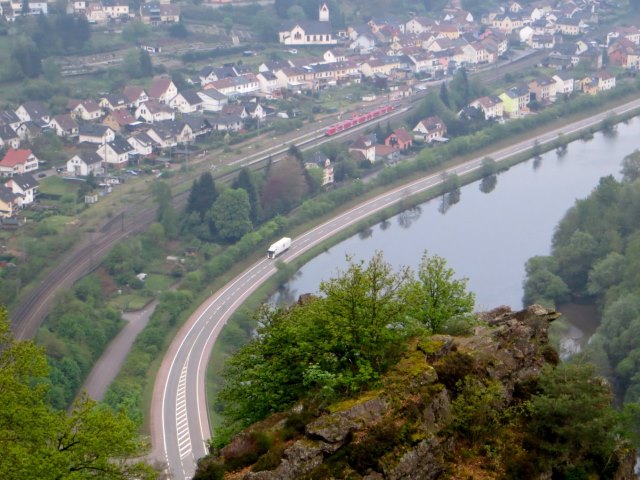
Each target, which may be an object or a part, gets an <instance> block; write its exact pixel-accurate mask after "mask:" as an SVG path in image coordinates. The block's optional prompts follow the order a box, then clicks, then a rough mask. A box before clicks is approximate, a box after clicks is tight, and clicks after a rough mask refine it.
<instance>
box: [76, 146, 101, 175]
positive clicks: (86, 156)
mask: <svg viewBox="0 0 640 480" xmlns="http://www.w3.org/2000/svg"><path fill="white" fill-rule="evenodd" d="M99 148H102V147H99ZM67 172H69V173H71V174H73V175H74V176H76V177H86V176H87V175H89V174H90V173H92V174H93V175H101V174H102V173H104V168H103V167H102V157H101V156H100V155H98V153H97V152H96V151H91V150H88V151H84V152H80V153H78V154H77V155H74V156H73V157H71V158H70V159H69V160H67Z"/></svg>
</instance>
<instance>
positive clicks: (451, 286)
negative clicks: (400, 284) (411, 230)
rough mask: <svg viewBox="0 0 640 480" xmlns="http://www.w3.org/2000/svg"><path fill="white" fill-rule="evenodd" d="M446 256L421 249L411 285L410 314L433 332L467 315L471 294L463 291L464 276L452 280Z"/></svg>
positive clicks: (465, 289) (473, 296) (470, 303)
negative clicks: (421, 254) (414, 279)
mask: <svg viewBox="0 0 640 480" xmlns="http://www.w3.org/2000/svg"><path fill="white" fill-rule="evenodd" d="M454 275H455V272H454V271H453V270H452V269H451V268H448V267H447V263H446V260H445V259H444V258H442V257H439V256H438V255H434V256H431V257H430V256H429V255H428V254H427V252H425V253H424V254H423V256H422V260H421V262H420V266H419V267H418V279H417V281H415V282H413V285H412V288H411V296H410V298H409V302H410V303H411V315H412V316H413V317H414V318H415V319H417V320H418V321H419V322H420V323H421V324H423V325H424V326H425V327H426V328H428V329H429V330H430V331H431V332H433V333H442V332H443V330H444V329H445V328H446V325H447V323H448V322H450V321H451V320H453V319H459V318H469V317H470V316H471V314H472V313H473V308H474V305H475V295H474V294H473V293H471V292H467V279H461V280H456V279H455V278H454Z"/></svg>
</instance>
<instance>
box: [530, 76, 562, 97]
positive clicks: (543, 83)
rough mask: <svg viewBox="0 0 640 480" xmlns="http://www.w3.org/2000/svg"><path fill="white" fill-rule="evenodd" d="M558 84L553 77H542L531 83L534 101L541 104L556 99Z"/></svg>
mask: <svg viewBox="0 0 640 480" xmlns="http://www.w3.org/2000/svg"><path fill="white" fill-rule="evenodd" d="M556 88H557V84H556V82H555V80H554V79H553V78H551V77H540V78H536V79H533V80H532V81H530V82H529V91H530V92H531V95H532V100H537V101H539V102H542V101H545V100H553V99H555V98H556Z"/></svg>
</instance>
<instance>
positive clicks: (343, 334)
mask: <svg viewBox="0 0 640 480" xmlns="http://www.w3.org/2000/svg"><path fill="white" fill-rule="evenodd" d="M408 282H409V271H408V270H407V269H403V270H401V271H400V272H399V273H394V272H392V271H391V268H390V266H389V265H388V264H387V263H386V262H384V261H383V259H382V256H381V255H380V254H377V255H376V256H375V257H374V258H373V259H372V260H371V261H370V262H369V263H368V264H365V263H364V262H359V263H353V262H351V261H350V263H349V267H348V269H347V270H346V271H344V272H341V273H340V274H339V275H338V276H337V277H336V278H332V279H330V280H328V281H326V282H323V283H322V284H321V285H320V293H321V296H317V297H315V296H314V297H311V298H309V299H307V300H306V301H305V302H303V303H300V304H297V305H295V306H293V307H291V308H289V309H277V308H275V309H274V308H272V307H263V309H262V310H261V311H260V312H259V314H258V325H259V326H258V329H257V330H258V335H257V336H256V337H255V338H254V339H253V340H252V341H251V342H250V343H249V344H247V345H246V346H244V347H242V348H241V349H240V350H239V351H238V352H237V353H236V354H235V355H234V356H233V357H232V358H231V359H230V360H229V361H228V362H227V364H226V366H225V372H224V377H225V380H226V382H225V386H224V389H223V390H222V392H221V393H220V396H219V399H220V401H221V402H222V404H223V406H224V414H225V417H226V419H227V421H228V425H230V426H232V430H234V429H237V428H240V427H243V426H245V425H247V424H249V423H251V422H254V421H256V420H259V419H260V418H264V417H265V416H266V415H268V414H270V413H272V412H275V411H278V410H280V409H282V408H284V407H286V406H288V405H291V404H292V403H293V402H295V401H296V400H297V399H299V398H302V397H303V396H306V395H310V396H315V397H317V398H318V399H325V400H326V399H327V398H332V396H333V395H334V394H335V393H343V394H344V393H347V394H348V393H353V392H357V391H359V390H360V389H362V388H366V387H369V386H371V384H372V382H375V381H376V380H377V379H378V378H379V375H380V373H381V372H383V371H384V370H385V369H386V368H387V367H388V366H389V365H391V364H393V362H395V361H396V360H397V359H398V358H399V355H400V354H401V352H402V351H403V348H404V345H405V341H404V339H405V338H406V337H407V336H409V335H411V334H413V333H415V330H414V328H413V323H408V322H411V320H410V319H409V318H408V317H407V315H406V314H407V285H408ZM226 432H227V434H228V433H229V430H226Z"/></svg>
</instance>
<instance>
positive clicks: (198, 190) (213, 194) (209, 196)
mask: <svg viewBox="0 0 640 480" xmlns="http://www.w3.org/2000/svg"><path fill="white" fill-rule="evenodd" d="M216 198H218V192H217V190H216V185H215V182H214V180H213V176H212V175H211V173H209V172H205V173H203V174H202V175H200V178H198V179H196V180H194V181H193V185H192V187H191V191H190V192H189V198H188V199H187V208H186V213H187V214H190V213H192V212H196V213H198V215H199V216H200V220H201V221H202V220H204V216H205V214H206V213H207V212H208V211H209V209H210V208H211V206H212V205H213V203H214V202H215V200H216Z"/></svg>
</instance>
